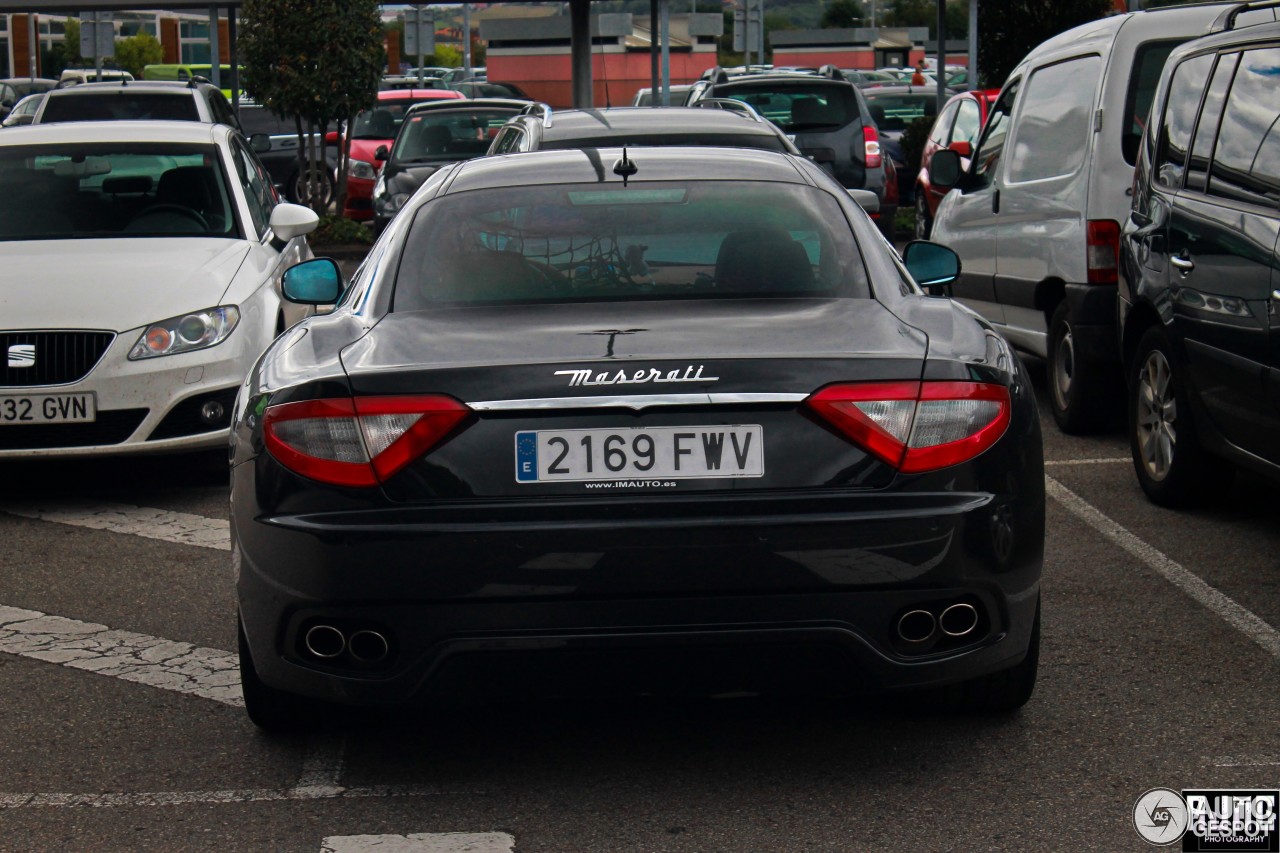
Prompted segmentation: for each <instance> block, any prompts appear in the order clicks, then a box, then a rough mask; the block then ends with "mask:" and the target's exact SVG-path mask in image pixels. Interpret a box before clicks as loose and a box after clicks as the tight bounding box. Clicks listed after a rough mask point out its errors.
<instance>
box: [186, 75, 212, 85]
mask: <svg viewBox="0 0 1280 853" xmlns="http://www.w3.org/2000/svg"><path fill="white" fill-rule="evenodd" d="M199 83H208V84H209V85H210V86H212V85H213V81H212V80H210V79H209V78H208V77H204V76H202V75H200V74H192V75H191V77H190V78H189V79H188V80H187V88H188V89H194V88H195V87H196V85H197V84H199Z"/></svg>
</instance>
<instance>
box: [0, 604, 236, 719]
mask: <svg viewBox="0 0 1280 853" xmlns="http://www.w3.org/2000/svg"><path fill="white" fill-rule="evenodd" d="M0 652H6V653H8V654H11V655H18V656H20V657H24V658H32V659H34V660H40V661H45V662H46V663H56V664H58V665H59V666H66V667H71V668H72V669H83V670H85V671H87V672H93V673H96V674H98V675H108V676H111V677H112V678H120V679H123V680H125V681H133V682H137V683H138V684H146V685H147V686H149V687H157V688H159V689H161V690H171V691H173V692H175V693H187V694H190V695H192V696H199V697H200V698H202V699H212V700H213V701H215V702H221V703H223V704H224V705H235V706H239V707H243V706H244V699H243V698H242V696H241V694H240V663H239V659H238V658H237V657H236V656H235V655H233V654H231V653H229V652H223V651H219V650H217V649H206V648H201V647H200V646H194V645H192V644H191V643H179V642H175V641H173V640H164V639H161V638H160V637H152V636H149V635H147V634H137V633H134V632H133V631H116V630H113V629H111V628H108V627H107V626H106V625H98V624H95V623H93V622H80V621H78V620H76V619H64V618H63V617H61V616H50V615H48V614H47V613H41V612H39V611H38V610H23V609H21V608H18V607H6V606H4V605H0Z"/></svg>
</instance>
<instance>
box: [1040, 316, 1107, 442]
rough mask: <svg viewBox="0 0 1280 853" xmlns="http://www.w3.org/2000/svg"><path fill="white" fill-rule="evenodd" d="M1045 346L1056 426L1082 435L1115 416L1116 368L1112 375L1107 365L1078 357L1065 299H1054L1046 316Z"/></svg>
mask: <svg viewBox="0 0 1280 853" xmlns="http://www.w3.org/2000/svg"><path fill="white" fill-rule="evenodd" d="M1047 350H1048V359H1047V363H1046V364H1045V370H1046V373H1047V377H1046V378H1047V380H1048V385H1049V395H1048V396H1049V410H1050V411H1051V412H1052V413H1053V419H1054V421H1056V422H1057V424H1058V429H1060V430H1062V431H1063V432H1065V433H1067V434H1069V435H1084V434H1088V433H1091V432H1097V431H1098V430H1100V429H1102V428H1103V427H1106V426H1108V425H1110V424H1112V423H1113V422H1114V421H1118V420H1119V412H1120V400H1121V394H1120V391H1121V389H1120V379H1121V377H1120V376H1119V375H1118V374H1119V371H1114V373H1115V374H1117V375H1112V374H1113V371H1112V370H1111V367H1110V366H1109V365H1107V364H1103V363H1100V362H1092V361H1085V360H1082V359H1080V358H1079V357H1078V353H1077V352H1076V348H1075V336H1074V334H1073V332H1072V327H1071V312H1070V309H1069V307H1068V306H1067V302H1066V300H1063V301H1062V302H1059V303H1058V307H1057V308H1055V309H1054V310H1053V315H1052V316H1051V318H1050V320H1049V343H1048V347H1047ZM1115 425H1116V426H1117V427H1118V426H1119V425H1118V423H1116V424H1115Z"/></svg>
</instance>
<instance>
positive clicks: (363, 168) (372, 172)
mask: <svg viewBox="0 0 1280 853" xmlns="http://www.w3.org/2000/svg"><path fill="white" fill-rule="evenodd" d="M351 177H353V178H360V179H361V180H365V181H373V180H377V177H378V171H377V169H375V168H373V164H372V163H366V162H365V161H363V160H352V161H351Z"/></svg>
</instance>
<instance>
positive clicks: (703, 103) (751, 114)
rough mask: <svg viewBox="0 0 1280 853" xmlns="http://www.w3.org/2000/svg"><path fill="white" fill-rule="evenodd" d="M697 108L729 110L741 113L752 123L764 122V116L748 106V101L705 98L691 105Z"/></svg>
mask: <svg viewBox="0 0 1280 853" xmlns="http://www.w3.org/2000/svg"><path fill="white" fill-rule="evenodd" d="M691 106H695V107H709V108H711V109H713V110H728V111H729V112H733V113H741V114H742V115H744V116H746V117H747V118H749V119H751V120H752V121H761V122H762V121H764V120H765V118H764V116H762V115H760V113H759V112H757V111H756V108H755V107H753V106H751V105H750V104H748V103H747V102H746V101H739V100H738V99H737V98H703V99H702V100H700V101H698V102H697V103H694V104H691Z"/></svg>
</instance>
